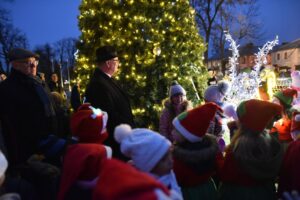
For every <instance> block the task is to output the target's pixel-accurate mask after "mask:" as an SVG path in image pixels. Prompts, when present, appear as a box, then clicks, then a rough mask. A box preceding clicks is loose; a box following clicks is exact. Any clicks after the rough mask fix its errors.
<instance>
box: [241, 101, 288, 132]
mask: <svg viewBox="0 0 300 200" xmlns="http://www.w3.org/2000/svg"><path fill="white" fill-rule="evenodd" d="M281 112H282V106H280V105H278V104H275V103H271V102H268V101H261V100H257V99H251V100H247V101H243V102H242V103H240V105H239V106H238V107H237V115H238V118H239V122H240V123H241V125H242V126H243V127H246V128H247V129H250V130H252V131H255V132H261V131H263V130H264V129H265V128H266V127H267V126H268V125H269V124H270V123H271V122H272V120H274V119H275V118H276V117H278V116H281Z"/></svg>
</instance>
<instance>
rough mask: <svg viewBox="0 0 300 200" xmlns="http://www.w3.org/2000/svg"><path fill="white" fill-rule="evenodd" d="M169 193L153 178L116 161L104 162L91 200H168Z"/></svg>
mask: <svg viewBox="0 0 300 200" xmlns="http://www.w3.org/2000/svg"><path fill="white" fill-rule="evenodd" d="M170 196H171V194H170V192H169V191H168V189H167V188H166V187H165V186H163V185H162V184H161V183H160V182H158V181H157V180H155V179H154V178H153V177H151V176H149V175H148V174H145V173H143V172H140V171H138V170H136V169H135V168H134V167H132V166H130V165H129V164H126V163H123V162H121V161H119V160H116V159H110V160H104V161H103V162H102V165H101V171H100V174H99V181H98V183H97V185H96V187H95V189H94V193H93V200H98V199H111V200H121V199H130V200H141V199H147V200H159V199H170Z"/></svg>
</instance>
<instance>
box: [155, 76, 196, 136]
mask: <svg viewBox="0 0 300 200" xmlns="http://www.w3.org/2000/svg"><path fill="white" fill-rule="evenodd" d="M163 106H164V109H163V110H162V113H161V116H160V120H159V133H160V134H162V135H163V136H165V137H166V138H168V139H169V140H170V141H171V142H173V138H172V134H171V133H172V130H173V128H174V127H173V125H172V121H173V119H174V118H175V117H176V116H177V115H179V114H180V113H182V112H184V111H186V110H189V109H191V108H192V107H193V106H192V103H191V102H190V101H188V100H187V99H186V91H185V89H184V88H183V87H182V86H181V85H179V84H178V83H177V82H176V81H174V82H173V83H172V85H171V87H170V90H169V98H167V99H166V100H164V101H163Z"/></svg>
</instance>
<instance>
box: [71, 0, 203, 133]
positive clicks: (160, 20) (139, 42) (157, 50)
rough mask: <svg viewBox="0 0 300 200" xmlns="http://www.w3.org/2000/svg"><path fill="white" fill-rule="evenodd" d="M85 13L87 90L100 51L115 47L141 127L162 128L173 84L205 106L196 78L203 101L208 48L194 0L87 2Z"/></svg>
mask: <svg viewBox="0 0 300 200" xmlns="http://www.w3.org/2000/svg"><path fill="white" fill-rule="evenodd" d="M80 13H81V14H80V16H79V27H80V30H81V32H82V34H81V36H80V43H79V46H78V48H79V53H78V59H77V62H78V63H77V65H78V68H77V70H76V73H77V75H78V76H77V81H80V82H81V85H82V88H85V84H86V83H87V82H88V80H89V77H90V76H91V73H92V72H93V68H95V63H94V62H93V61H94V59H95V55H94V54H95V50H96V49H97V48H98V47H99V46H102V45H112V46H114V47H115V48H116V49H117V50H118V53H119V59H120V61H121V62H120V67H119V73H118V74H117V76H116V79H117V80H118V81H119V83H120V84H121V85H122V87H123V88H125V89H126V92H127V93H128V94H129V95H130V99H131V103H132V107H133V113H134V115H135V117H136V118H135V119H136V122H137V125H138V126H139V127H150V128H153V129H156V128H157V125H158V117H159V115H160V111H161V108H162V104H161V102H162V100H163V99H164V98H166V97H168V89H169V86H170V85H171V83H172V81H173V80H177V81H178V83H179V84H181V85H182V86H183V87H184V88H185V89H186V90H187V93H188V98H189V99H191V100H193V101H194V102H195V103H196V104H199V100H198V99H197V98H196V95H195V94H196V93H195V90H194V88H193V84H192V81H191V79H192V80H193V82H194V83H195V86H196V89H197V93H199V96H200V97H201V96H202V92H203V90H204V88H205V87H206V86H207V71H206V69H205V68H204V65H203V53H204V51H205V44H204V43H203V40H202V38H201V37H200V36H199V31H198V29H197V26H196V23H195V16H194V10H193V9H192V8H191V7H190V5H189V1H188V0H83V1H82V4H81V6H80ZM99 92H101V91H99Z"/></svg>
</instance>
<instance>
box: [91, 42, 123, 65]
mask: <svg viewBox="0 0 300 200" xmlns="http://www.w3.org/2000/svg"><path fill="white" fill-rule="evenodd" d="M115 57H118V53H117V51H116V49H115V48H114V47H112V46H103V47H99V48H98V49H97V50H96V62H98V63H99V62H104V61H107V60H110V59H112V58H115Z"/></svg>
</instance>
